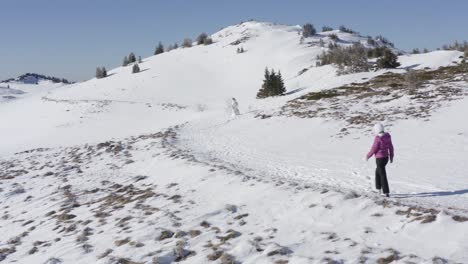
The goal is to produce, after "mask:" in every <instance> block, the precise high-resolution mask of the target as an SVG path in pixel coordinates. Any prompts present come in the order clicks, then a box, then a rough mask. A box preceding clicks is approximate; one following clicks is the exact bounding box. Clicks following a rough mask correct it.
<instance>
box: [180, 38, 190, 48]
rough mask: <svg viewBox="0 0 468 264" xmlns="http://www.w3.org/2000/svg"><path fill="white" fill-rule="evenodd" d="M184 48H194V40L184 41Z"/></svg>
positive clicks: (187, 39)
mask: <svg viewBox="0 0 468 264" xmlns="http://www.w3.org/2000/svg"><path fill="white" fill-rule="evenodd" d="M182 47H184V48H190V47H192V39H190V38H186V39H184V42H182Z"/></svg>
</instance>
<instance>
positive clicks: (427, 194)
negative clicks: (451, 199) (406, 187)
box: [393, 189, 468, 198]
mask: <svg viewBox="0 0 468 264" xmlns="http://www.w3.org/2000/svg"><path fill="white" fill-rule="evenodd" d="M465 193H468V189H464V190H458V191H444V192H423V193H398V194H394V195H393V197H394V198H415V197H416V198H418V197H434V196H451V195H461V194H465Z"/></svg>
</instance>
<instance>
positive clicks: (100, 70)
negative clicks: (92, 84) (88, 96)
mask: <svg viewBox="0 0 468 264" xmlns="http://www.w3.org/2000/svg"><path fill="white" fill-rule="evenodd" d="M105 77H107V71H106V68H105V67H102V68H101V67H97V68H96V78H97V79H101V78H105Z"/></svg>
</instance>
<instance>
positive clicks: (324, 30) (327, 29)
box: [322, 26, 333, 32]
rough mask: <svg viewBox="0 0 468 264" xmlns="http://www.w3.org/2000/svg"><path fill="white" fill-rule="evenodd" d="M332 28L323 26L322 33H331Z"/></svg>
mask: <svg viewBox="0 0 468 264" xmlns="http://www.w3.org/2000/svg"><path fill="white" fill-rule="evenodd" d="M332 30H333V28H332V27H329V26H323V27H322V32H327V31H332Z"/></svg>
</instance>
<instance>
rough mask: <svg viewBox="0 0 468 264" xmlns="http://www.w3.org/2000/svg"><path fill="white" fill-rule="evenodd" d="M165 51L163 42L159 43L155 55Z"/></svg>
mask: <svg viewBox="0 0 468 264" xmlns="http://www.w3.org/2000/svg"><path fill="white" fill-rule="evenodd" d="M163 52H164V46H163V44H162V43H161V42H159V43H158V46H156V49H155V50H154V55H158V54H161V53H163Z"/></svg>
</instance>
